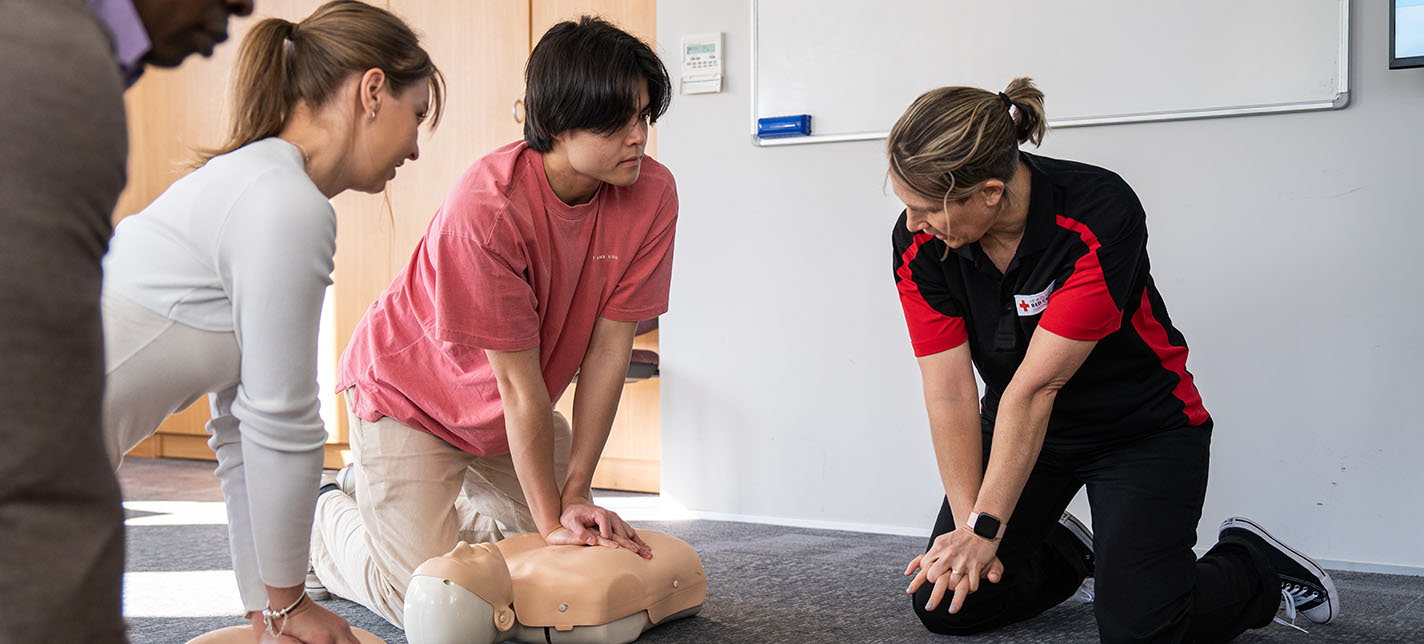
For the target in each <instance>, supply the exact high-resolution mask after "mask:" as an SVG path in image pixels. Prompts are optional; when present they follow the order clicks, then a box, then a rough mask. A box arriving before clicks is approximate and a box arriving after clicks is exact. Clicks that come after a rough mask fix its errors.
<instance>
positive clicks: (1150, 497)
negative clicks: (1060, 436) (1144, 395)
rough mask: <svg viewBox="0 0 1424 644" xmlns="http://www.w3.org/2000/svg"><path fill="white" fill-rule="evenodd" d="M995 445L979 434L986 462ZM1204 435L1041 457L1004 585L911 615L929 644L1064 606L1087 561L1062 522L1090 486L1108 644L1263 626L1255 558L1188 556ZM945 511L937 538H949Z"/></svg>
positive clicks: (1239, 548)
mask: <svg viewBox="0 0 1424 644" xmlns="http://www.w3.org/2000/svg"><path fill="white" fill-rule="evenodd" d="M991 441H992V434H991V433H989V432H987V431H986V432H985V434H984V462H985V463H986V464H987V463H988V460H989V449H990V446H991ZM1210 446H1211V428H1210V425H1208V426H1206V427H1183V428H1179V429H1171V430H1164V431H1160V432H1155V433H1151V434H1148V435H1145V436H1144V437H1142V438H1140V439H1137V440H1134V441H1131V442H1128V443H1124V444H1118V445H1114V446H1110V447H1096V448H1092V449H1064V448H1054V447H1050V446H1048V445H1045V446H1044V449H1043V450H1042V451H1041V453H1040V455H1039V457H1038V462H1037V463H1036V464H1035V465H1034V468H1033V472H1032V474H1030V476H1029V479H1028V482H1027V484H1026V485H1025V486H1024V491H1023V494H1022V496H1021V497H1020V498H1019V502H1018V506H1017V507H1015V508H1014V512H1013V516H1012V517H1011V518H1010V519H1009V527H1008V530H1007V531H1006V532H1005V533H1004V539H1003V541H1002V542H1001V543H1000V544H999V552H998V556H999V560H1000V561H1001V562H1003V564H1004V577H1003V579H1002V580H1001V581H1000V582H999V583H997V584H993V583H989V582H987V581H984V582H981V583H980V585H979V591H978V592H976V593H973V594H971V595H970V596H969V597H968V598H967V599H966V600H965V602H964V605H963V606H962V607H960V610H959V612H958V613H957V614H953V615H951V614H950V613H949V612H948V610H949V604H950V602H949V601H948V597H946V599H945V600H944V601H941V602H940V605H939V606H937V607H936V608H935V610H933V611H926V610H925V609H924V605H925V603H926V602H927V601H928V600H929V595H930V588H931V585H930V584H925V585H923V586H921V587H920V589H919V590H918V591H917V592H916V593H915V596H914V599H913V601H914V606H915V612H916V613H917V614H918V615H919V617H920V620H921V621H922V622H923V623H924V625H925V627H926V628H928V629H929V630H931V631H933V632H936V633H944V634H951V635H968V634H972V633H979V632H983V631H987V630H990V629H994V628H998V627H1000V626H1004V625H1006V624H1012V623H1014V622H1018V621H1021V620H1024V619H1028V618H1030V617H1033V616H1034V615H1037V614H1039V613H1042V612H1043V611H1045V610H1048V609H1049V608H1052V607H1053V606H1056V605H1058V604H1059V603H1061V602H1062V601H1064V600H1065V599H1067V598H1069V597H1071V596H1072V595H1073V593H1074V591H1075V590H1077V588H1078V586H1079V584H1080V583H1081V582H1082V581H1083V580H1084V579H1085V578H1086V577H1087V575H1088V571H1089V569H1088V562H1087V560H1086V557H1085V555H1086V554H1087V553H1086V551H1085V550H1084V549H1083V547H1082V545H1081V544H1080V543H1079V542H1078V540H1077V539H1076V538H1074V537H1073V536H1072V534H1071V533H1069V532H1068V530H1067V529H1066V528H1064V527H1062V526H1061V525H1059V524H1058V518H1059V516H1060V515H1061V514H1062V513H1063V510H1064V509H1065V508H1067V506H1068V503H1069V502H1070V501H1072V500H1073V496H1074V495H1076V494H1077V493H1078V490H1079V489H1080V488H1081V487H1083V486H1085V485H1086V486H1087V488H1088V502H1089V504H1090V506H1091V507H1092V514H1093V516H1092V519H1093V533H1094V534H1093V537H1094V539H1093V541H1094V549H1095V551H1096V552H1095V559H1096V564H1095V573H1094V592H1095V594H1096V599H1095V602H1094V610H1095V613H1096V617H1097V621H1098V632H1099V637H1100V638H1101V639H1102V641H1104V642H1224V641H1228V640H1230V639H1232V638H1234V637H1236V636H1237V635H1240V634H1241V633H1242V632H1244V631H1246V630H1247V629H1250V628H1258V627H1261V626H1264V625H1266V624H1268V623H1270V622H1271V618H1272V617H1273V616H1274V615H1275V614H1276V610H1277V608H1278V607H1279V605H1280V582H1279V578H1278V577H1277V575H1276V573H1275V571H1274V570H1273V569H1272V568H1271V567H1270V565H1269V564H1268V563H1267V560H1266V558H1265V556H1264V554H1263V553H1260V552H1258V551H1256V550H1255V549H1254V548H1253V547H1252V546H1250V545H1249V544H1247V543H1245V542H1232V541H1229V540H1228V541H1223V542H1220V543H1218V544H1217V545H1216V547H1214V548H1212V549H1211V550H1210V551H1209V552H1207V553H1206V554H1205V555H1204V556H1202V558H1201V559H1197V558H1196V556H1195V554H1194V553H1193V552H1192V546H1194V545H1195V544H1196V540H1197V533H1196V530H1197V522H1198V520H1200V518H1201V508H1202V500H1203V499H1204V498H1205V496H1206V483H1207V463H1208V460H1209V456H1210ZM954 527H955V524H954V517H953V515H952V514H951V512H950V509H949V503H948V501H947V500H946V501H945V502H944V503H943V504H942V505H941V507H940V512H939V518H938V520H937V521H936V522H935V527H934V535H933V536H932V537H931V538H930V543H931V544H933V543H934V538H935V537H938V536H939V535H941V534H944V533H946V532H950V531H952V530H954Z"/></svg>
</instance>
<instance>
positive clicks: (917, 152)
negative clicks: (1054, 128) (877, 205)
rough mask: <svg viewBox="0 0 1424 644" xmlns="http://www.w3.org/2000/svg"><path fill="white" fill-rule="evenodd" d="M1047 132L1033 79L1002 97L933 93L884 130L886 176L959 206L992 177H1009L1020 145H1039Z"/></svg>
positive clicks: (1018, 81)
mask: <svg viewBox="0 0 1424 644" xmlns="http://www.w3.org/2000/svg"><path fill="white" fill-rule="evenodd" d="M1047 129H1048V122H1047V120H1046V119H1045V118H1044V110H1043V92H1041V91H1039V89H1038V88H1037V87H1035V86H1034V84H1033V81H1032V80H1031V79H1028V78H1015V79H1014V80H1013V82H1011V83H1009V86H1008V88H1007V89H1006V90H1005V91H1004V92H1002V93H996V92H990V91H988V90H983V89H979V88H977V87H941V88H939V89H933V90H930V91H928V92H925V93H924V94H922V95H920V97H919V98H917V99H915V101H914V102H913V103H911V104H910V107H909V109H907V110H905V113H904V114H903V115H902V116H900V119H899V120H898V121H896V122H895V126H894V127H892V128H890V137H889V140H888V141H887V142H886V151H887V153H888V154H889V157H890V173H891V175H892V176H893V177H894V178H895V180H896V181H898V182H900V183H901V184H903V185H904V186H905V187H907V188H909V189H911V190H913V191H915V192H916V193H918V194H919V195H921V196H924V197H926V198H929V199H936V200H941V201H943V202H945V203H948V202H951V201H962V200H964V199H965V198H968V197H969V195H972V194H974V192H975V191H977V190H979V188H980V187H981V186H983V185H984V183H985V182H987V181H989V180H990V179H998V180H1000V181H1004V182H1008V181H1009V180H1010V179H1012V178H1013V176H1014V173H1015V172H1016V171H1017V170H1018V165H1019V156H1018V148H1019V145H1020V144H1022V143H1033V144H1034V145H1038V144H1040V143H1041V142H1042V141H1043V136H1044V134H1045V133H1046V132H1047Z"/></svg>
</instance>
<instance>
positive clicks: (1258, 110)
mask: <svg viewBox="0 0 1424 644" xmlns="http://www.w3.org/2000/svg"><path fill="white" fill-rule="evenodd" d="M750 2H751V14H752V16H751V19H752V29H751V31H752V43H751V45H752V46H751V56H750V64H751V69H750V77H751V90H752V91H751V94H752V110H751V136H752V144H753V145H756V146H759V147H764V148H766V147H776V146H782V145H806V144H810V143H839V142H842V141H874V140H876V139H883V138H886V137H888V136H890V131H889V130H888V129H887V130H884V131H873V132H847V133H844V134H812V135H810V136H792V137H786V138H777V139H762V138H759V137H758V136H757V119H758V118H760V117H758V116H757V99H758V98H759V96H758V94H757V91H758V83H759V82H760V79H759V78H758V76H757V57H758V53H757V50H758V48H760V46H761V44H760V43H761V34H760V27H759V25H758V21H757V8H758V4H759V0H750ZM1350 2H1351V0H1340V55H1339V61H1340V84H1339V86H1338V87H1336V88H1335V98H1334V99H1333V100H1328V101H1300V102H1294V103H1270V104H1266V105H1242V106H1238V107H1217V108H1204V109H1198V110H1174V111H1167V112H1139V113H1133V114H1110V115H1106V116H1092V117H1082V118H1068V119H1057V120H1055V119H1049V120H1048V127H1050V128H1064V127H1086V126H1093V125H1116V124H1119V123H1147V122H1152V121H1183V120H1188V119H1211V118H1222V117H1227V116H1244V115H1248V114H1279V113H1282V112H1314V111H1319V110H1338V109H1341V108H1343V107H1345V106H1346V105H1349V104H1350Z"/></svg>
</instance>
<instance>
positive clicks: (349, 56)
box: [202, 0, 445, 162]
mask: <svg viewBox="0 0 1424 644" xmlns="http://www.w3.org/2000/svg"><path fill="white" fill-rule="evenodd" d="M368 69H380V70H381V71H382V72H384V73H385V75H386V79H387V81H388V82H389V83H390V89H391V91H392V92H399V91H401V90H403V89H405V88H406V87H409V86H410V85H412V84H414V83H417V82H420V81H423V80H429V81H430V93H431V101H430V109H431V118H430V126H431V127H432V128H434V127H435V126H436V125H438V124H439V123H440V116H441V115H442V114H443V113H444V109H445V79H444V76H442V75H441V74H440V70H439V69H438V68H437V67H436V66H435V63H433V62H432V61H431V60H430V55H429V54H427V53H426V51H425V49H424V48H422V47H421V46H420V40H419V38H417V37H416V35H415V32H413V31H411V29H410V27H409V26H407V25H406V24H405V22H404V21H402V20H401V19H400V18H397V17H396V16H395V15H394V14H392V13H391V12H389V11H386V10H385V9H381V8H378V7H374V6H371V5H369V4H366V3H364V2H360V1H359V0H332V1H331V2H327V3H326V4H323V5H322V6H321V7H319V8H317V10H316V11H314V12H312V14H311V15H310V16H307V17H306V19H304V20H302V21H301V22H299V23H292V22H289V21H286V20H283V19H281V18H267V19H265V20H262V21H261V22H258V23H257V24H256V25H255V26H253V28H252V30H251V31H249V32H248V34H247V37H246V38H244V39H243V41H242V47H241V49H239V51H238V55H237V70H236V72H235V73H234V75H233V89H232V126H231V127H230V128H229V130H228V135H227V141H226V142H224V143H223V144H222V145H221V146H220V147H218V148H216V149H212V150H205V151H203V152H202V161H204V162H205V161H207V160H208V159H210V158H212V157H215V156H217V155H219V154H226V153H228V152H231V151H233V150H236V149H238V148H240V147H242V146H244V145H247V144H249V143H252V142H254V141H259V140H261V139H265V138H267V137H270V136H276V135H277V133H279V132H281V131H282V128H283V127H284V126H285V125H286V123H287V118H288V117H289V116H290V115H291V113H292V109H293V108H294V107H296V106H297V105H298V104H299V103H306V104H307V105H309V106H312V107H320V106H322V105H324V104H325V103H326V102H327V101H328V100H329V99H330V98H331V97H332V94H333V93H334V92H335V91H336V89H337V88H339V87H340V86H341V85H342V83H344V82H345V81H346V78H347V76H349V75H350V74H352V73H361V72H364V71H366V70H368Z"/></svg>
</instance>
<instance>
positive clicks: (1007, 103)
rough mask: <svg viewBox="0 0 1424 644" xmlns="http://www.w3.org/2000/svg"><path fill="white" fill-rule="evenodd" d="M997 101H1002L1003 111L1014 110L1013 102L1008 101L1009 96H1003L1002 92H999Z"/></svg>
mask: <svg viewBox="0 0 1424 644" xmlns="http://www.w3.org/2000/svg"><path fill="white" fill-rule="evenodd" d="M999 99H1000V100H1002V101H1004V109H1006V110H1012V109H1013V108H1014V102H1013V101H1012V100H1010V99H1009V95H1008V94H1005V93H1003V92H999Z"/></svg>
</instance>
